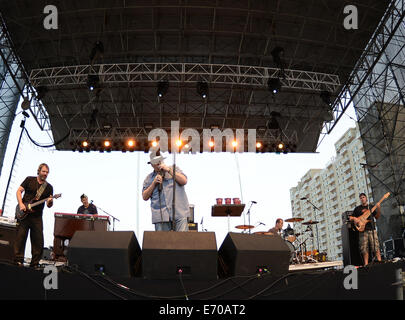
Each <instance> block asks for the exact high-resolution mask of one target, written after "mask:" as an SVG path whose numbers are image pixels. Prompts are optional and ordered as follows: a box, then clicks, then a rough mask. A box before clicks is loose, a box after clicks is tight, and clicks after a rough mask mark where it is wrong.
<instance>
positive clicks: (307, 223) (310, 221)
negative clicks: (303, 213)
mask: <svg viewBox="0 0 405 320" xmlns="http://www.w3.org/2000/svg"><path fill="white" fill-rule="evenodd" d="M317 223H319V221H312V220H309V221H307V222H303V223H302V224H304V225H306V226H307V225H310V224H317Z"/></svg>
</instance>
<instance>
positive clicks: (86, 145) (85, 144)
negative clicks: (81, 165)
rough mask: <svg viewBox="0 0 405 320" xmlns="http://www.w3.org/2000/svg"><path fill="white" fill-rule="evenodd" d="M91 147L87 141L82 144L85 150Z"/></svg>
mask: <svg viewBox="0 0 405 320" xmlns="http://www.w3.org/2000/svg"><path fill="white" fill-rule="evenodd" d="M88 146H89V143H88V142H87V141H86V140H84V141H83V142H82V147H83V148H87V147H88Z"/></svg>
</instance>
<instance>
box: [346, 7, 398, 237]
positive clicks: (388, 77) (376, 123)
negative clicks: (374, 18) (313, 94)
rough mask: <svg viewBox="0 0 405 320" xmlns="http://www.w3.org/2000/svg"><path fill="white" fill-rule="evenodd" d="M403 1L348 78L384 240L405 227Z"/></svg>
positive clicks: (387, 14)
mask: <svg viewBox="0 0 405 320" xmlns="http://www.w3.org/2000/svg"><path fill="white" fill-rule="evenodd" d="M404 17H405V0H395V1H392V2H391V4H390V6H389V7H388V9H387V11H386V12H385V15H384V17H383V19H382V20H381V22H380V24H379V26H378V28H377V29H376V32H375V33H374V35H373V37H372V38H371V40H370V42H369V44H368V45H367V47H366V49H365V51H364V53H363V55H362V57H361V58H360V60H359V61H358V63H357V65H356V68H355V69H354V70H353V73H352V75H351V77H350V81H349V82H348V84H347V86H346V89H347V91H346V92H349V94H350V97H351V98H350V99H348V101H347V105H348V104H349V103H351V102H353V103H354V108H355V110H356V115H357V118H358V122H359V128H360V133H361V137H362V142H363V146H364V151H365V154H366V160H367V168H368V171H369V178H370V181H371V188H372V197H373V199H375V200H376V201H378V200H379V199H381V198H382V196H383V195H384V194H385V193H387V192H390V194H391V196H390V197H389V198H388V199H387V200H386V201H384V202H383V203H382V206H381V208H382V209H381V210H382V216H381V218H380V219H379V220H378V221H377V227H378V234H379V238H380V241H385V240H387V239H390V238H398V237H401V234H402V231H403V229H404V226H405V216H404V207H405V109H404V107H405V100H404V93H405V50H404V47H405V23H404Z"/></svg>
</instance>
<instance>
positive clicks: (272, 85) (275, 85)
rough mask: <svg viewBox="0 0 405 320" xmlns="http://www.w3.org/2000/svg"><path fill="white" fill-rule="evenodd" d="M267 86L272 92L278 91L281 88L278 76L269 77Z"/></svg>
mask: <svg viewBox="0 0 405 320" xmlns="http://www.w3.org/2000/svg"><path fill="white" fill-rule="evenodd" d="M267 87H268V89H269V91H270V92H272V93H273V94H276V93H278V92H279V91H280V90H281V82H280V79H279V78H269V80H268V81H267Z"/></svg>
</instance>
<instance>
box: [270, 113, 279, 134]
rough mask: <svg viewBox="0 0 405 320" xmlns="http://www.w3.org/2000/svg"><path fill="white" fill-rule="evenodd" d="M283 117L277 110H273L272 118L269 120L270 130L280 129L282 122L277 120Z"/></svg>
mask: <svg viewBox="0 0 405 320" xmlns="http://www.w3.org/2000/svg"><path fill="white" fill-rule="evenodd" d="M279 117H281V114H280V113H278V112H276V111H272V112H271V113H270V119H269V122H268V123H267V128H268V129H270V130H280V124H279V123H278V121H277V118H279Z"/></svg>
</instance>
